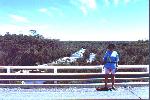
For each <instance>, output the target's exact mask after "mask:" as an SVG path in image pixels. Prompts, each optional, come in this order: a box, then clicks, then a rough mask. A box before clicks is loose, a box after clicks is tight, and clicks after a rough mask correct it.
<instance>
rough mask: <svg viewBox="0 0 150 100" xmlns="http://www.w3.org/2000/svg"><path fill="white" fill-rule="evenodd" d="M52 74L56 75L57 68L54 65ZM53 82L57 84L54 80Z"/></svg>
mask: <svg viewBox="0 0 150 100" xmlns="http://www.w3.org/2000/svg"><path fill="white" fill-rule="evenodd" d="M54 74H55V75H56V74H57V68H56V67H54ZM54 84H57V81H54Z"/></svg>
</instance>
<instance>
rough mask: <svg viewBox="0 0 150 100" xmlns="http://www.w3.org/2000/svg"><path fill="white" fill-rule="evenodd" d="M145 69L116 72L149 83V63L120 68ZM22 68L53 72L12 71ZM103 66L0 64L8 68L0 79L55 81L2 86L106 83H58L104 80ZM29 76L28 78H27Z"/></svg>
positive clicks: (119, 77)
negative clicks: (59, 82)
mask: <svg viewBox="0 0 150 100" xmlns="http://www.w3.org/2000/svg"><path fill="white" fill-rule="evenodd" d="M140 68H142V69H144V72H116V77H117V78H116V80H124V81H127V80H138V81H139V80H147V82H138V83H137V82H136V83H133V82H132V83H130V82H128V83H130V84H148V79H149V65H119V67H118V70H119V69H121V70H126V69H140ZM14 69H18V70H19V69H20V70H30V71H31V70H33V69H34V70H35V69H38V70H40V69H46V70H47V69H51V70H53V72H51V73H40V72H39V73H28V72H26V73H14V72H13V73H12V71H11V70H14ZM60 69H66V70H68V69H72V70H73V69H75V70H83V69H86V70H91V69H95V70H100V71H99V72H96V73H95V72H94V73H93V72H92V73H91V72H90V73H89V72H85V73H77V72H76V73H68V72H67V73H62V72H59V71H58V70H60ZM102 69H103V66H102V65H100V66H0V70H7V71H6V73H0V81H28V80H30V81H38V80H40V81H54V83H53V84H3V83H2V84H1V83H0V86H2V85H3V86H7V85H41V86H44V85H52V86H53V85H69V86H71V85H75V86H77V85H101V84H104V83H100V82H97V83H94V84H92V83H86V84H72V83H71V84H70V83H66V84H64V83H62V84H57V82H58V81H78V82H79V81H91V80H97V81H98V80H103V79H104V72H103V70H102ZM26 77H28V78H26ZM116 84H119V85H120V84H127V82H126V83H124V82H123V83H116Z"/></svg>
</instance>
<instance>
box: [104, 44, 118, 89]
mask: <svg viewBox="0 0 150 100" xmlns="http://www.w3.org/2000/svg"><path fill="white" fill-rule="evenodd" d="M114 49H115V45H114V44H109V45H108V47H107V51H106V53H105V55H104V57H103V63H104V70H105V87H104V88H105V89H108V87H107V82H108V76H109V73H111V82H112V89H115V87H114V83H115V72H116V68H117V66H118V61H119V57H118V53H117V52H116V51H114Z"/></svg>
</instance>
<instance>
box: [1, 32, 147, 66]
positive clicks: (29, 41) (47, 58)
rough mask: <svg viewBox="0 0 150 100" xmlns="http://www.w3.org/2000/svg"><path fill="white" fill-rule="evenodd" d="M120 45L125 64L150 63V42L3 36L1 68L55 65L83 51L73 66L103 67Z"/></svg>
mask: <svg viewBox="0 0 150 100" xmlns="http://www.w3.org/2000/svg"><path fill="white" fill-rule="evenodd" d="M112 42H113V43H114V44H116V50H117V51H118V53H119V56H120V62H119V64H121V65H140V64H141V65H142V64H145V65H146V64H149V63H148V61H149V47H148V44H149V41H148V40H146V41H116V42H115V41H59V40H58V39H46V38H44V37H43V36H41V35H39V34H37V35H34V36H27V35H22V34H20V35H16V34H9V33H7V34H5V35H4V36H0V65H4V66H8V65H11V66H14V65H16V66H17V65H19V66H33V65H36V64H37V63H38V64H44V63H51V62H53V61H56V60H57V59H59V58H62V57H69V56H70V55H71V54H73V53H74V52H76V51H78V50H79V49H81V48H85V49H86V51H85V53H84V57H83V58H81V59H78V60H77V62H75V63H71V64H69V65H99V64H102V58H103V55H104V53H105V51H106V47H107V45H108V44H109V43H112ZM92 52H93V53H95V54H96V60H95V61H94V62H92V63H87V62H86V59H87V58H89V54H90V53H92Z"/></svg>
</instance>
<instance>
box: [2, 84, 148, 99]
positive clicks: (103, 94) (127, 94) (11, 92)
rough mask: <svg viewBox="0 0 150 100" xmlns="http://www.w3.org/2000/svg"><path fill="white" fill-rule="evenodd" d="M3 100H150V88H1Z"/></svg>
mask: <svg viewBox="0 0 150 100" xmlns="http://www.w3.org/2000/svg"><path fill="white" fill-rule="evenodd" d="M0 98H1V100H54V99H63V100H64V99H111V100H112V99H136V100H137V99H149V87H148V86H144V87H126V88H125V87H118V88H117V90H116V91H114V90H113V91H96V89H95V88H75V87H74V88H49V89H45V88H38V89H21V88H12V89H8V88H0Z"/></svg>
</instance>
